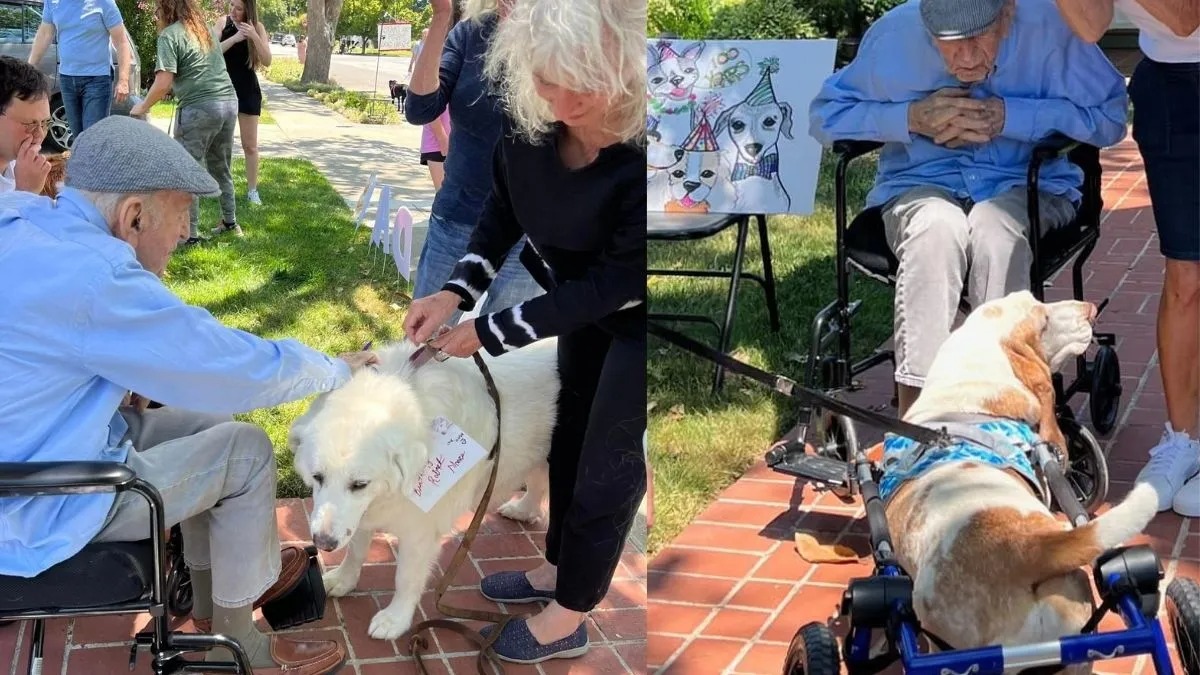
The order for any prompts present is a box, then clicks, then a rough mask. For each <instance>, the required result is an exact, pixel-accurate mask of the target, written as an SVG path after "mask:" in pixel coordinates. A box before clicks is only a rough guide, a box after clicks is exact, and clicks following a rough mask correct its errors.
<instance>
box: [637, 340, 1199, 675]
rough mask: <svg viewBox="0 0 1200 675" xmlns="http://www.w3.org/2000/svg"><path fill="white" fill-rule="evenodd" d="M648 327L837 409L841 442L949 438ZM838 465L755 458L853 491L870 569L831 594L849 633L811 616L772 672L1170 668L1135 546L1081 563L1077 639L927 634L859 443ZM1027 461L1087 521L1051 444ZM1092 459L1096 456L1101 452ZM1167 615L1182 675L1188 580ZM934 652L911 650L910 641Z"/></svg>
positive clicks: (791, 453) (1170, 590)
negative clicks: (1128, 662) (970, 642)
mask: <svg viewBox="0 0 1200 675" xmlns="http://www.w3.org/2000/svg"><path fill="white" fill-rule="evenodd" d="M648 328H649V332H650V333H651V334H653V335H656V336H658V337H660V338H662V339H664V340H666V341H668V342H672V343H674V344H675V345H677V346H679V347H682V348H684V349H685V350H687V351H690V352H692V353H694V354H697V355H700V356H702V357H704V358H707V359H709V360H712V361H715V362H717V363H719V364H720V365H722V366H724V367H725V368H727V369H728V370H730V371H732V372H735V373H737V374H740V375H743V376H745V377H749V378H750V379H753V380H756V381H758V382H760V383H762V384H765V385H766V386H768V387H771V388H772V389H774V390H775V391H776V392H779V393H781V394H783V395H785V396H788V397H790V398H792V399H795V400H797V401H799V402H801V403H802V404H805V405H809V406H819V407H820V408H822V409H824V410H827V411H828V412H829V413H830V414H833V415H837V416H838V418H839V419H840V420H842V422H841V423H842V424H845V425H846V426H845V428H846V429H848V430H849V433H850V439H852V440H853V439H854V438H855V436H854V435H853V434H854V431H853V428H854V427H853V422H854V421H858V422H861V423H864V424H867V425H870V426H873V427H876V428H879V429H882V430H886V431H889V432H892V433H896V434H898V435H901V436H904V437H906V438H911V439H912V440H914V441H917V442H919V443H925V444H937V445H946V444H949V443H951V442H953V441H952V436H951V435H950V434H949V433H948V432H947V431H946V430H945V429H942V430H933V429H928V428H925V427H921V426H916V425H913V424H909V423H906V422H903V421H900V420H896V419H893V418H889V417H886V416H883V415H880V414H879V413H876V412H873V411H870V410H865V409H861V408H858V407H856V406H852V405H849V404H847V403H844V402H843V401H841V400H839V399H837V398H834V397H831V396H828V395H826V394H822V393H819V392H817V391H812V390H809V389H806V388H803V387H801V386H799V385H798V384H796V383H795V382H793V381H792V380H789V379H788V378H785V377H782V376H779V375H772V374H770V373H766V372H764V371H762V370H759V369H757V368H754V367H752V366H750V365H748V364H745V363H742V362H740V361H737V360H736V359H733V358H732V357H730V356H728V355H726V354H722V353H721V352H718V351H716V350H714V349H712V348H710V347H707V346H706V345H704V344H702V343H700V342H698V341H695V340H692V339H691V338H688V337H687V336H684V335H682V334H679V333H677V332H675V331H672V330H670V329H667V328H665V327H662V326H660V325H658V324H655V323H653V322H651V323H650V324H649V327H648ZM852 452H853V454H851V455H850V456H849V461H844V460H841V459H834V458H831V457H826V456H820V455H813V454H806V453H804V452H803V450H800V451H796V450H789V449H788V448H785V447H776V448H774V449H772V450H771V451H770V452H768V454H767V458H766V461H767V465H768V466H769V467H771V468H772V469H774V470H775V471H778V472H780V473H784V474H787V475H791V476H794V477H797V478H800V479H803V480H806V481H809V482H811V483H813V484H814V485H815V486H816V487H818V488H819V489H835V490H839V491H840V492H841V494H856V495H861V496H862V499H863V501H864V506H865V508H866V514H867V524H868V526H869V530H870V540H871V549H872V558H873V560H874V564H875V570H874V574H872V576H870V577H866V578H860V579H855V580H853V581H851V582H850V585H849V587H848V588H847V589H846V591H845V593H844V594H843V597H842V603H841V616H842V617H844V618H845V619H847V623H848V625H849V628H850V631H849V635H848V636H847V637H846V638H845V640H844V641H843V643H842V646H841V648H839V646H838V641H837V638H836V637H835V636H834V633H833V631H832V629H830V627H829V626H828V625H827V624H825V623H818V622H813V623H809V624H807V625H805V626H802V627H801V628H800V629H799V631H797V633H796V635H795V637H794V638H793V639H792V643H791V645H790V646H789V648H788V653H787V658H786V662H785V664H784V669H783V673H784V675H837V674H838V673H840V672H841V664H842V662H843V661H844V663H845V665H846V668H847V671H848V672H849V673H850V674H851V675H874V674H875V673H879V672H881V671H883V670H884V669H885V668H887V667H889V666H891V665H892V664H894V663H896V662H897V661H899V662H900V663H901V664H902V665H903V667H904V672H905V673H907V674H909V675H951V674H968V675H1000V674H1001V673H1004V672H1005V671H1011V670H1020V671H1022V672H1026V673H1040V672H1056V671H1058V670H1060V669H1061V668H1062V666H1066V665H1072V664H1084V663H1089V662H1094V661H1102V660H1106V659H1112V658H1123V657H1129V656H1136V655H1140V654H1149V655H1150V656H1151V658H1152V660H1153V663H1154V666H1155V670H1156V672H1157V673H1159V675H1173V673H1174V670H1173V667H1172V664H1171V659H1170V655H1169V653H1168V650H1167V642H1166V638H1165V636H1164V634H1163V631H1162V627H1161V625H1160V624H1159V622H1158V619H1157V614H1158V609H1159V604H1160V601H1161V598H1160V594H1159V582H1160V581H1161V580H1162V578H1163V576H1164V574H1163V569H1162V565H1161V564H1160V562H1159V558H1158V555H1157V554H1156V553H1155V552H1154V550H1153V549H1152V548H1151V547H1149V546H1146V545H1139V546H1129V547H1122V548H1117V549H1114V550H1111V551H1107V552H1105V553H1104V554H1102V555H1101V556H1100V558H1099V559H1098V560H1097V562H1096V564H1095V568H1094V569H1093V577H1094V579H1095V582H1096V587H1097V589H1098V590H1099V594H1100V599H1101V603H1100V605H1099V607H1098V609H1097V610H1096V611H1095V612H1094V614H1093V616H1092V617H1091V619H1090V620H1089V621H1088V622H1087V625H1086V626H1084V628H1083V630H1082V631H1081V633H1080V634H1079V635H1071V636H1067V637H1063V638H1061V639H1058V640H1051V641H1046V642H1040V643H1036V644H1031V645H1022V646H1019V647H1002V646H998V645H995V646H987V647H979V648H973V649H962V650H955V649H954V648H953V647H952V646H951V645H948V644H946V643H945V642H944V641H942V640H941V639H940V638H938V637H937V636H934V635H931V634H929V633H928V632H926V631H923V630H922V628H921V626H920V623H919V622H918V620H917V618H916V612H915V610H914V608H913V603H912V595H913V579H912V577H910V576H908V574H907V573H906V572H905V571H904V569H903V568H902V567H901V566H900V564H899V562H898V561H897V560H896V558H895V549H894V547H893V545H892V542H891V536H890V534H889V533H888V525H887V517H886V514H885V511H884V505H883V502H882V500H881V499H880V497H879V489H878V484H877V481H878V479H879V478H880V474H881V472H880V470H879V467H877V466H875V465H873V463H872V462H871V461H870V460H869V459H867V456H866V452H865V450H863V449H861V448H858V447H857V444H855V445H853V446H852ZM1031 454H1032V456H1031V457H1030V460H1031V463H1032V464H1033V465H1034V466H1035V467H1036V468H1037V471H1038V474H1039V477H1040V478H1041V479H1042V480H1043V481H1044V483H1045V484H1046V486H1047V487H1048V489H1049V490H1048V491H1049V493H1051V494H1052V495H1053V501H1054V502H1055V503H1056V504H1057V505H1058V508H1059V510H1060V511H1062V512H1064V513H1065V514H1066V515H1067V516H1068V518H1069V519H1070V521H1071V523H1072V525H1073V526H1076V527H1078V526H1080V525H1083V524H1085V523H1086V522H1087V521H1088V515H1087V513H1086V512H1085V510H1084V506H1083V502H1085V501H1086V500H1087V499H1088V498H1089V497H1090V495H1089V494H1087V493H1086V492H1080V490H1079V487H1080V486H1079V485H1078V484H1072V483H1071V482H1069V481H1068V480H1067V478H1066V476H1065V474H1064V472H1063V469H1062V466H1061V464H1060V462H1061V461H1062V459H1063V458H1062V456H1061V455H1060V453H1059V451H1058V450H1056V449H1055V448H1052V447H1051V446H1049V445H1048V444H1046V443H1044V442H1043V443H1039V444H1037V445H1036V446H1035V447H1034V448H1033V450H1032V453H1031ZM1099 461H1101V462H1102V461H1104V458H1103V456H1100V457H1099ZM1166 595H1167V614H1168V616H1169V618H1170V620H1171V624H1172V631H1173V633H1174V637H1175V643H1176V645H1178V649H1179V655H1180V660H1181V662H1182V663H1183V665H1184V670H1185V675H1200V582H1198V581H1197V580H1194V579H1185V578H1182V577H1181V578H1177V579H1175V580H1174V581H1173V582H1172V583H1171V584H1170V585H1169V586H1168V587H1167V593H1166ZM1109 612H1115V613H1117V614H1118V615H1119V616H1120V617H1121V618H1122V619H1123V620H1124V622H1125V628H1124V629H1123V630H1117V631H1108V632H1103V633H1101V632H1098V627H1099V624H1100V621H1101V619H1103V618H1104V616H1105V615H1106V614H1108V613H1109ZM876 631H879V632H882V634H883V635H884V636H885V638H886V649H885V650H884V652H883V653H882V654H880V655H878V656H871V648H872V645H873V642H874V637H875V633H876ZM922 636H925V637H926V638H928V639H929V641H930V642H932V643H934V644H935V645H937V646H938V647H939V649H940V651H939V652H936V653H929V652H922V650H921V637H922Z"/></svg>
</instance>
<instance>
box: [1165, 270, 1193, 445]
mask: <svg viewBox="0 0 1200 675" xmlns="http://www.w3.org/2000/svg"><path fill="white" fill-rule="evenodd" d="M1197 326H1200V262H1192V261H1184V260H1170V259H1168V260H1167V274H1166V279H1165V281H1164V283H1163V292H1162V299H1161V300H1160V301H1159V303H1158V366H1159V370H1160V372H1161V373H1162V380H1163V391H1164V392H1165V393H1166V398H1167V418H1168V419H1169V420H1170V422H1171V428H1173V429H1174V430H1175V431H1182V432H1184V433H1186V434H1188V436H1190V437H1192V438H1196V436H1197V434H1198V433H1200V331H1198V330H1197V328H1196V327H1197Z"/></svg>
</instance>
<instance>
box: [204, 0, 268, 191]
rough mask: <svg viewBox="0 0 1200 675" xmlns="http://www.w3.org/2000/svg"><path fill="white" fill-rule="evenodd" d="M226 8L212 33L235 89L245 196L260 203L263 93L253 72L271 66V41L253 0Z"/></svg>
mask: <svg viewBox="0 0 1200 675" xmlns="http://www.w3.org/2000/svg"><path fill="white" fill-rule="evenodd" d="M227 8H228V13H227V14H226V15H225V20H224V21H223V22H222V23H221V24H220V25H219V26H217V30H216V32H217V33H220V35H221V51H222V52H223V53H224V54H225V70H226V71H227V72H228V73H229V81H230V82H231V83H233V89H234V91H235V92H237V101H238V130H239V131H241V135H242V154H243V155H245V157H246V199H247V200H248V201H249V202H250V203H251V204H262V197H260V196H259V194H258V120H259V117H260V116H261V115H262V104H263V95H262V89H261V88H260V87H259V85H258V75H257V74H255V71H256V70H258V69H259V68H266V67H267V66H269V65H271V42H270V40H269V39H268V38H267V29H266V27H265V26H263V25H262V22H261V21H259V20H258V6H257V4H256V2H255V0H233V1H232V2H230V3H229V5H228V6H227Z"/></svg>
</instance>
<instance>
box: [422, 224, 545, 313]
mask: <svg viewBox="0 0 1200 675" xmlns="http://www.w3.org/2000/svg"><path fill="white" fill-rule="evenodd" d="M474 230H475V226H474V225H467V224H464V223H456V222H453V221H449V220H446V219H444V218H442V217H440V216H438V215H437V214H435V213H434V214H430V215H429V231H428V233H427V234H426V235H425V244H424V246H422V247H421V258H420V259H419V260H418V261H417V283H416V286H415V288H413V299H414V300H416V299H418V298H424V297H426V296H429V295H433V294H434V293H437V292H438V291H440V290H441V289H442V286H443V285H445V283H446V282H447V281H449V280H450V275H451V274H452V273H453V272H454V266H455V265H457V264H458V261H459V260H461V259H462V257H463V256H464V255H466V254H467V244H469V243H470V241H471V233H472V232H473V231H474ZM524 245H525V239H524V238H522V239H521V241H519V242H517V245H516V246H513V247H512V250H511V251H509V253H508V257H507V258H505V260H504V263H503V266H502V267H501V268H500V274H498V275H496V279H495V280H494V281H492V285H491V287H490V288H488V292H487V295H485V296H484V298H483V304H482V306H480V307H479V314H480V315H483V314H491V313H493V312H498V311H500V310H502V309H508V308H509V307H512V306H513V305H517V304H520V303H522V302H524V301H526V300H528V299H530V298H533V297H537V296H539V295H541V294H542V293H543V290H542V287H541V286H538V284H537V282H536V281H534V280H533V277H532V276H530V275H529V272H528V271H527V270H526V269H525V266H524V265H522V264H521V261H520V260H518V259H517V256H518V254H519V253H520V252H521V247H522V246H524ZM459 316H461V313H460V312H459V313H455V315H454V316H453V317H451V318H450V320H449V321H447V322H446V323H447V324H448V325H454V324H455V323H457V322H458V318H459Z"/></svg>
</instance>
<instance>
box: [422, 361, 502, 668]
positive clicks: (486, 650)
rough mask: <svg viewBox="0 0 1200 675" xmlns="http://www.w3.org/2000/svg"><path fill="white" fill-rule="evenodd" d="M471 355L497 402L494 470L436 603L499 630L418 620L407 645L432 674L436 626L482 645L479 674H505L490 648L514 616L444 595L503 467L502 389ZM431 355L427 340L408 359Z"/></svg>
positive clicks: (441, 609) (451, 613)
mask: <svg viewBox="0 0 1200 675" xmlns="http://www.w3.org/2000/svg"><path fill="white" fill-rule="evenodd" d="M471 356H472V358H473V359H474V360H475V365H476V366H478V367H479V372H480V374H482V375H483V381H484V383H485V384H486V385H487V390H488V395H489V396H491V397H492V402H493V403H494V404H495V405H496V441H495V443H493V444H492V449H491V451H490V452H489V453H488V459H490V460H491V462H492V470H491V473H490V474H489V475H488V483H487V488H485V489H484V491H483V496H482V497H481V498H480V500H479V506H477V507H476V508H475V515H474V516H473V517H472V518H471V524H470V525H469V526H468V527H467V531H466V532H465V533H464V534H463V538H462V541H461V542H459V544H458V550H456V551H455V552H454V557H453V558H451V559H450V565H449V566H447V567H446V571H445V573H443V574H442V579H441V581H439V582H438V586H437V603H436V607H437V610H438V611H439V612H441V613H442V615H443V616H446V617H451V618H455V619H468V620H471V621H486V622H487V623H492V624H496V630H495V631H494V632H493V633H492V636H491V637H490V638H485V637H483V635H482V634H481V633H479V632H478V631H474V630H471V629H470V628H467V626H466V625H465V624H462V623H459V622H457V621H451V620H450V619H429V620H426V621H422V622H421V623H418V624H417V625H416V626H414V627H413V628H412V636H411V637H410V638H409V641H408V646H409V650H410V651H411V652H412V655H413V658H414V659H415V660H416V662H417V670H418V671H420V673H421V675H429V671H428V670H426V668H425V663H424V661H422V660H421V652H422V651H425V650H427V649H429V641H428V640H427V639H426V638H425V637H423V636H422V635H421V634H422V633H424V632H426V631H431V630H433V629H435V628H441V629H444V630H449V631H453V632H455V633H458V634H459V635H461V636H463V637H464V638H466V639H467V641H468V642H470V643H471V644H473V645H475V646H476V647H477V648H478V649H479V656H478V658H477V660H476V664H475V665H476V668H477V670H478V672H479V675H486V674H487V671H486V670H485V669H484V666H485V664H487V663H488V662H491V664H492V665H493V666H495V668H496V670H497V671H499V672H500V675H504V666H503V665H501V663H500V661H499V660H498V659H497V658H496V655H495V653H494V652H492V651H491V649H492V643H494V642H495V641H496V638H498V637H500V631H502V630H504V626H505V625H506V624H507V623H508V622H509V621H510V620H511V619H512V618H513V617H512V615H511V614H502V613H500V612H485V611H483V610H478V609H465V608H462V607H451V606H449V605H445V604H442V599H443V597H444V596H445V595H446V590H447V589H448V588H449V587H450V582H451V581H452V580H453V579H454V575H455V574H456V573H457V572H458V568H459V567H462V564H463V563H464V562H466V560H467V555H468V554H469V553H470V551H471V543H472V542H474V541H475V535H476V534H478V533H479V525H480V524H481V523H482V522H483V517H484V516H485V515H487V507H488V504H489V503H491V500H492V491H493V490H494V489H495V487H496V473H497V471H498V469H499V467H500V392H499V391H498V390H497V389H496V381H495V380H493V379H492V373H491V371H489V370H488V367H487V364H486V363H484V362H483V357H481V356H480V355H479V352H476V353H474V354H472V355H471ZM431 357H433V358H437V354H436V350H435V349H434V348H433V347H430V346H429V345H428V344H426V345H424V346H422V347H421V348H420V349H418V350H417V351H416V352H414V353H413V355H412V356H411V357H409V363H410V364H412V367H413V368H414V369H415V368H418V367H420V366H421V365H422V364H424V363H426V362H428V361H429V359H430V358H431Z"/></svg>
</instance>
